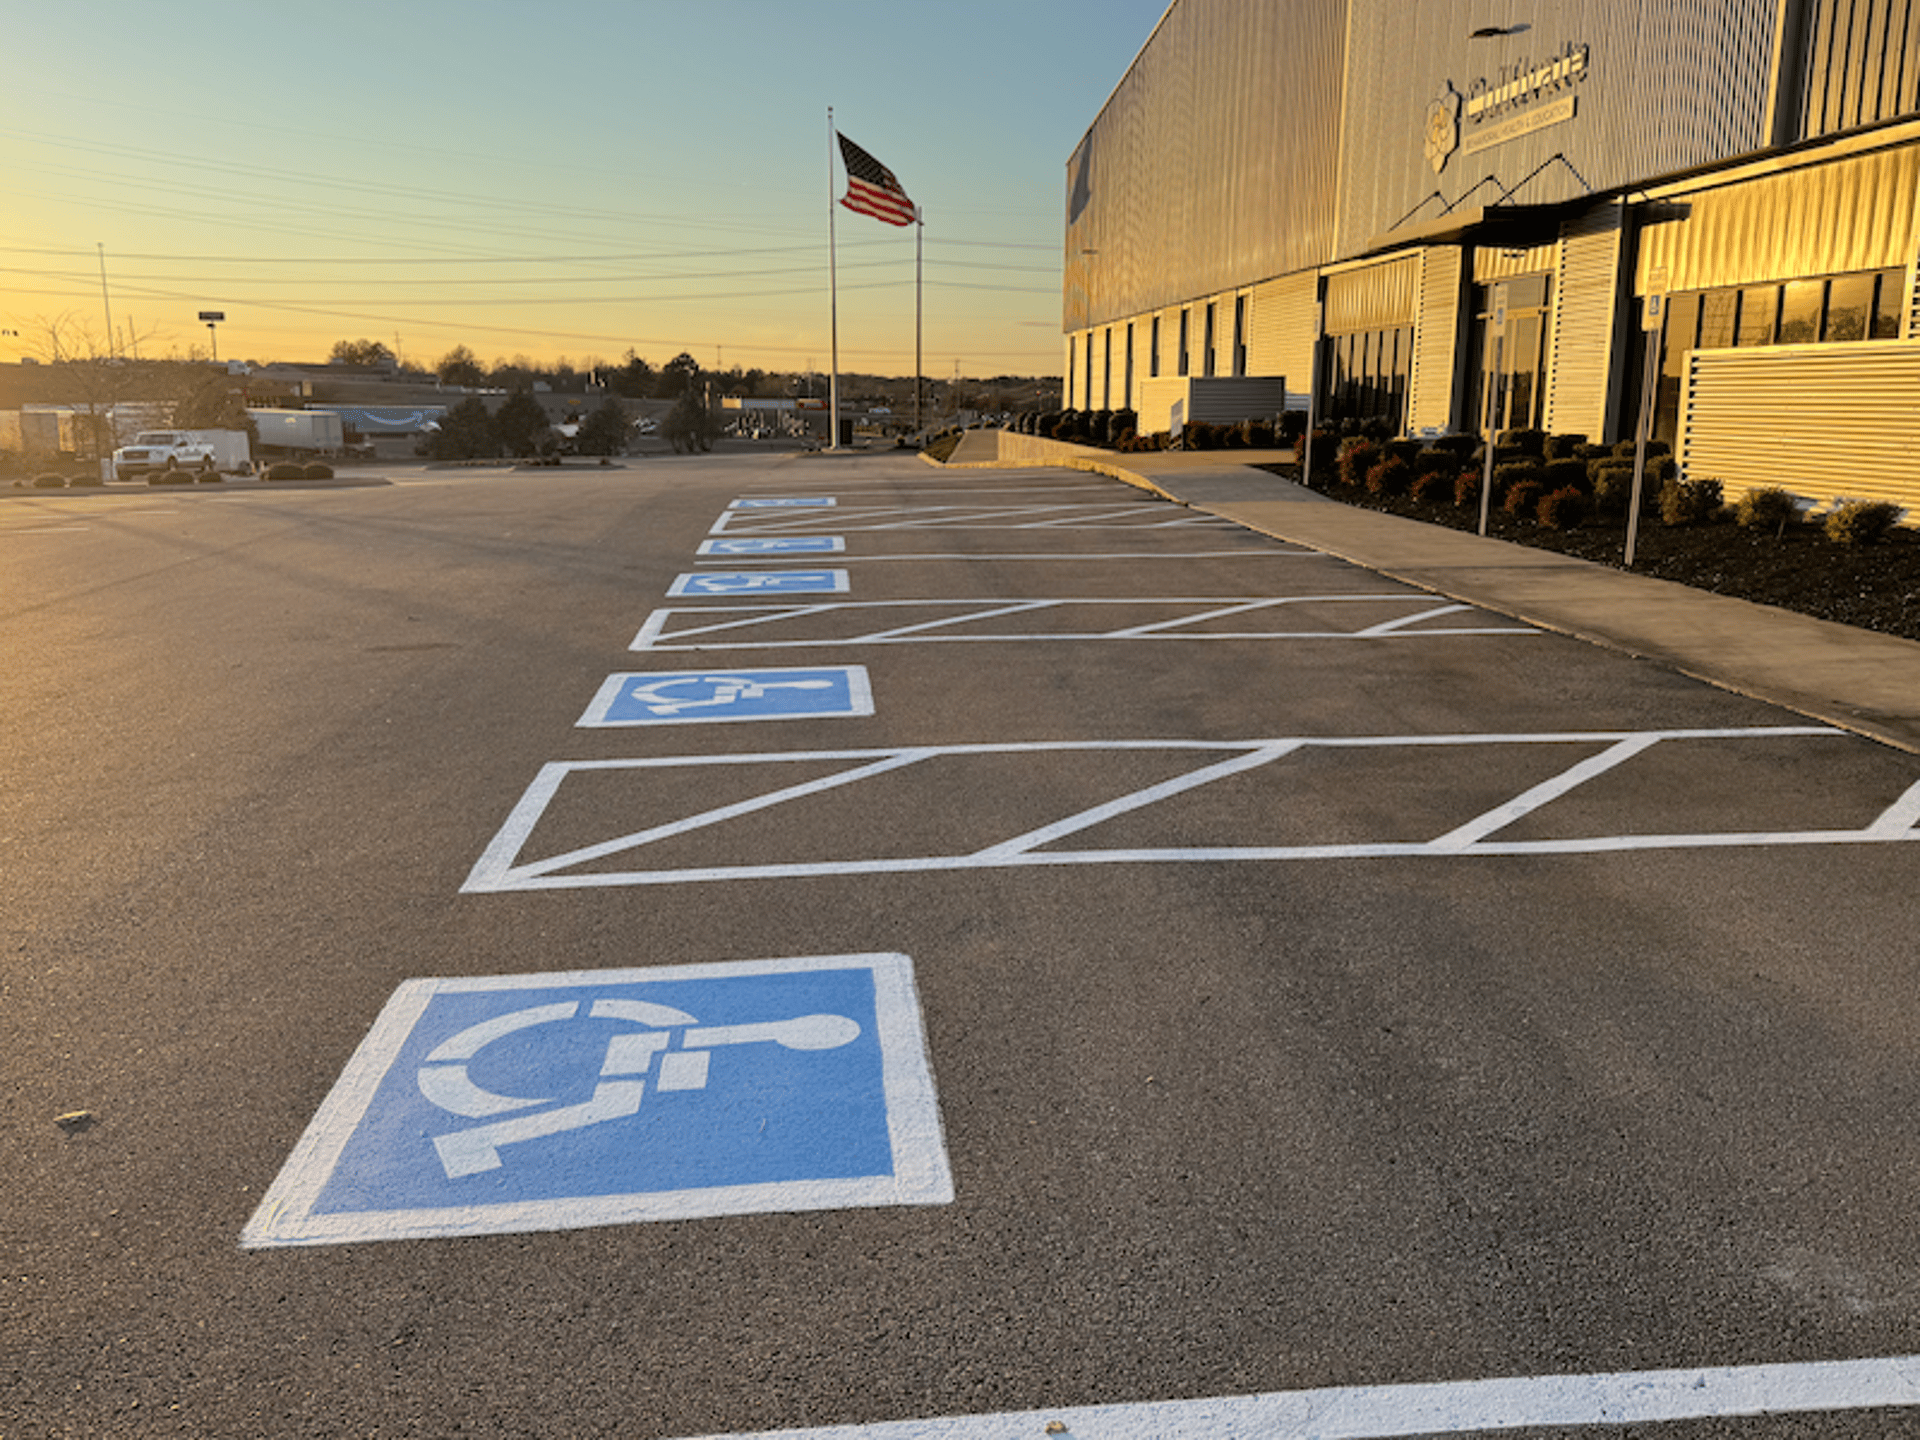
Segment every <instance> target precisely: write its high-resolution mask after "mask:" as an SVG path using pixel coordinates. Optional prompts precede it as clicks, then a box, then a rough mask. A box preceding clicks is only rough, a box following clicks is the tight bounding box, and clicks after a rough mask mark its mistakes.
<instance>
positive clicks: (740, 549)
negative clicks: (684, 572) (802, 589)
mask: <svg viewBox="0 0 1920 1440" xmlns="http://www.w3.org/2000/svg"><path fill="white" fill-rule="evenodd" d="M846 548H847V542H846V541H845V540H844V539H842V538H841V537H840V536H838V535H726V536H722V537H721V538H720V539H718V540H702V541H701V542H700V548H699V549H698V550H697V551H695V552H694V553H695V554H698V555H838V554H839V553H840V552H841V551H843V550H845V549H846Z"/></svg>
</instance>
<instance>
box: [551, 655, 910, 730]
mask: <svg viewBox="0 0 1920 1440" xmlns="http://www.w3.org/2000/svg"><path fill="white" fill-rule="evenodd" d="M872 713H873V689H872V685H871V683H870V682H869V681H868V679H867V671H866V667H865V666H863V665H824V666H818V667H814V668H792V667H787V668H781V669H773V670H666V671H644V672H639V673H634V672H627V673H623V674H619V675H610V676H608V677H607V679H606V681H605V683H603V684H602V685H601V687H600V692H599V693H598V694H597V695H595V696H594V699H593V703H592V704H591V705H589V706H588V707H587V712H586V714H585V715H583V716H581V717H580V724H581V725H583V726H587V727H595V726H605V725H670V724H675V723H685V722H689V721H713V720H776V719H786V718H790V717H797V716H809V715H815V716H818V715H871V714H872Z"/></svg>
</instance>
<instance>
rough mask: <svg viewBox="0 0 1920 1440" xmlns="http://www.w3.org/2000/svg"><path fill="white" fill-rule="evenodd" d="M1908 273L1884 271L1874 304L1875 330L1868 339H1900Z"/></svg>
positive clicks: (1881, 274) (1881, 273)
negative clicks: (1903, 292) (1904, 292)
mask: <svg viewBox="0 0 1920 1440" xmlns="http://www.w3.org/2000/svg"><path fill="white" fill-rule="evenodd" d="M1906 278H1907V277H1906V272H1905V271H1903V270H1882V271H1881V272H1880V277H1879V279H1880V284H1879V287H1878V291H1877V293H1876V294H1875V296H1874V302H1873V330H1872V332H1871V333H1870V334H1869V336H1868V338H1869V339H1872V340H1898V339H1899V338H1900V312H1901V311H1902V310H1903V309H1905V308H1906V307H1905V306H1904V305H1903V304H1902V303H1901V302H1902V301H1903V300H1904V299H1905V296H1903V295H1902V294H1901V291H1902V289H1903V288H1904V286H1905V284H1906Z"/></svg>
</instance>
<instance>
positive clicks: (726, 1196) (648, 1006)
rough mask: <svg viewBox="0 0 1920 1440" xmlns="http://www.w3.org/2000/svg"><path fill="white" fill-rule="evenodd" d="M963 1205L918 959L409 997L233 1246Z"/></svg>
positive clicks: (828, 961) (722, 968)
mask: <svg viewBox="0 0 1920 1440" xmlns="http://www.w3.org/2000/svg"><path fill="white" fill-rule="evenodd" d="M951 1198H952V1183H951V1179H950V1176H949V1174H948V1171H947V1162H946V1155H945V1150H944V1147H943V1144H942V1141H941V1132H940V1122H939V1115H938V1110H937V1104H936V1101H935V1097H934V1092H933V1084H932V1076H931V1073H930V1071H929V1069H928V1066H927V1057H926V1051H925V1044H924V1040H923V1037H922V1034H921V1030H920V1018H919V1007H918V1002H917V999H916V997H915V993H914V987H913V975H912V965H911V962H910V961H909V960H908V959H907V957H906V956H904V955H850V956H820V957H804V958H800V959H788V960H771V961H762V962H747V963H734V964H719V965H691V966H660V967H656V968H650V969H645V970H628V971H602V972H585V973H560V974H534V975H512V976H490V977H481V978H452V979H439V980H410V981H407V982H406V983H405V984H403V985H401V986H400V988H399V989H398V990H396V991H395V992H394V995H393V997H392V999H391V1000H390V1001H389V1002H388V1004H387V1006H386V1008H385V1010H384V1011H382V1013H381V1015H380V1017H379V1018H378V1019H377V1020H376V1021H375V1023H374V1026H373V1029H372V1030H371V1031H370V1032H369V1034H368V1036H367V1039H366V1041H365V1042H364V1043H363V1044H362V1045H361V1046H360V1048H359V1049H358V1050H357V1051H356V1052H355V1054H354V1056H353V1058H352V1060H351V1061H350V1062H349V1064H348V1066H347V1068H346V1070H345V1071H344V1073H343V1074H342V1075H341V1077H340V1080H339V1082H338V1083H337V1084H336V1085H335V1087H334V1089H333V1091H332V1092H331V1093H330V1094H329V1096H328V1097H327V1100H326V1102H325V1104H323V1105H322V1107H321V1109H320V1112H319V1113H318V1114H317V1115H316V1116H315V1118H314V1121H313V1124H312V1125H311V1126H310V1127H309V1129H308V1131H307V1134H306V1135H305V1137H304V1138H303V1139H302V1140H301V1142H300V1144H299V1146H298V1147H297V1148H296V1150H295V1152H294V1154H293V1157H292V1158H291V1159H290V1160H289V1161H288V1162H287V1165H286V1167H285V1168H284V1169H283V1170H282V1172H281V1174H280V1176H279V1177H278V1179H277V1180H276V1181H275V1183H274V1185H273V1187H272V1188H271V1189H270V1190H269V1191H268V1193H267V1195H266V1198H265V1199H264V1200H263V1201H262V1202H261V1204H260V1207H259V1209H258V1210H257V1211H256V1212H255V1215H254V1217H253V1219H252V1220H251V1222H250V1223H249V1224H248V1227H247V1230H246V1233H245V1234H244V1236H243V1237H242V1240H241V1243H242V1245H244V1246H247V1247H249V1248H259V1247H266V1246H285V1245H313V1244H340V1243H350V1242H358V1241H368V1240H393V1239H422V1238H446V1237H451V1236H458V1235H480V1234H498V1233H520V1232H524V1231H529V1230H554V1229H574V1228H579V1227H582V1226H590V1225H610V1224H623V1223H633V1222H636V1221H646V1220H663V1219H688V1218H693V1217H699V1216H711V1215H727V1214H743V1213H754V1212H762V1211H794V1210H808V1209H840V1208H846V1207H855V1206H870V1205H929V1204H942V1203H945V1202H946V1201H948V1200H950V1199H951Z"/></svg>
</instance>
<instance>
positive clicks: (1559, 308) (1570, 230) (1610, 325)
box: [1543, 204, 1623, 440]
mask: <svg viewBox="0 0 1920 1440" xmlns="http://www.w3.org/2000/svg"><path fill="white" fill-rule="evenodd" d="M1622 218H1623V212H1622V208H1621V207H1620V206H1619V205H1618V204H1612V205H1606V206H1603V207H1602V208H1600V209H1599V210H1596V211H1593V212H1592V213H1590V214H1587V215H1582V216H1581V217H1579V218H1578V219H1577V220H1572V221H1569V222H1568V223H1567V224H1566V226H1565V227H1564V228H1563V229H1562V231H1561V236H1560V263H1559V267H1558V270H1557V271H1556V273H1555V275H1554V280H1553V289H1554V301H1553V332H1552V338H1551V340H1550V342H1549V346H1550V348H1549V355H1548V361H1547V403H1546V414H1545V420H1544V422H1543V423H1544V424H1545V425H1546V428H1547V429H1548V430H1550V431H1552V432H1553V433H1554V434H1556V435H1586V436H1588V437H1590V438H1592V439H1595V440H1598V439H1600V438H1602V437H1603V436H1606V435H1608V434H1611V433H1612V425H1611V420H1612V417H1611V416H1610V415H1609V414H1608V413H1607V412H1608V403H1607V402H1608V395H1609V389H1610V386H1609V381H1610V379H1611V375H1612V367H1611V365H1610V363H1609V360H1610V353H1611V350H1612V347H1613V335H1614V320H1615V310H1616V308H1617V300H1618V296H1619V291H1620V264H1621V256H1620V243H1621V220H1622Z"/></svg>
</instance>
